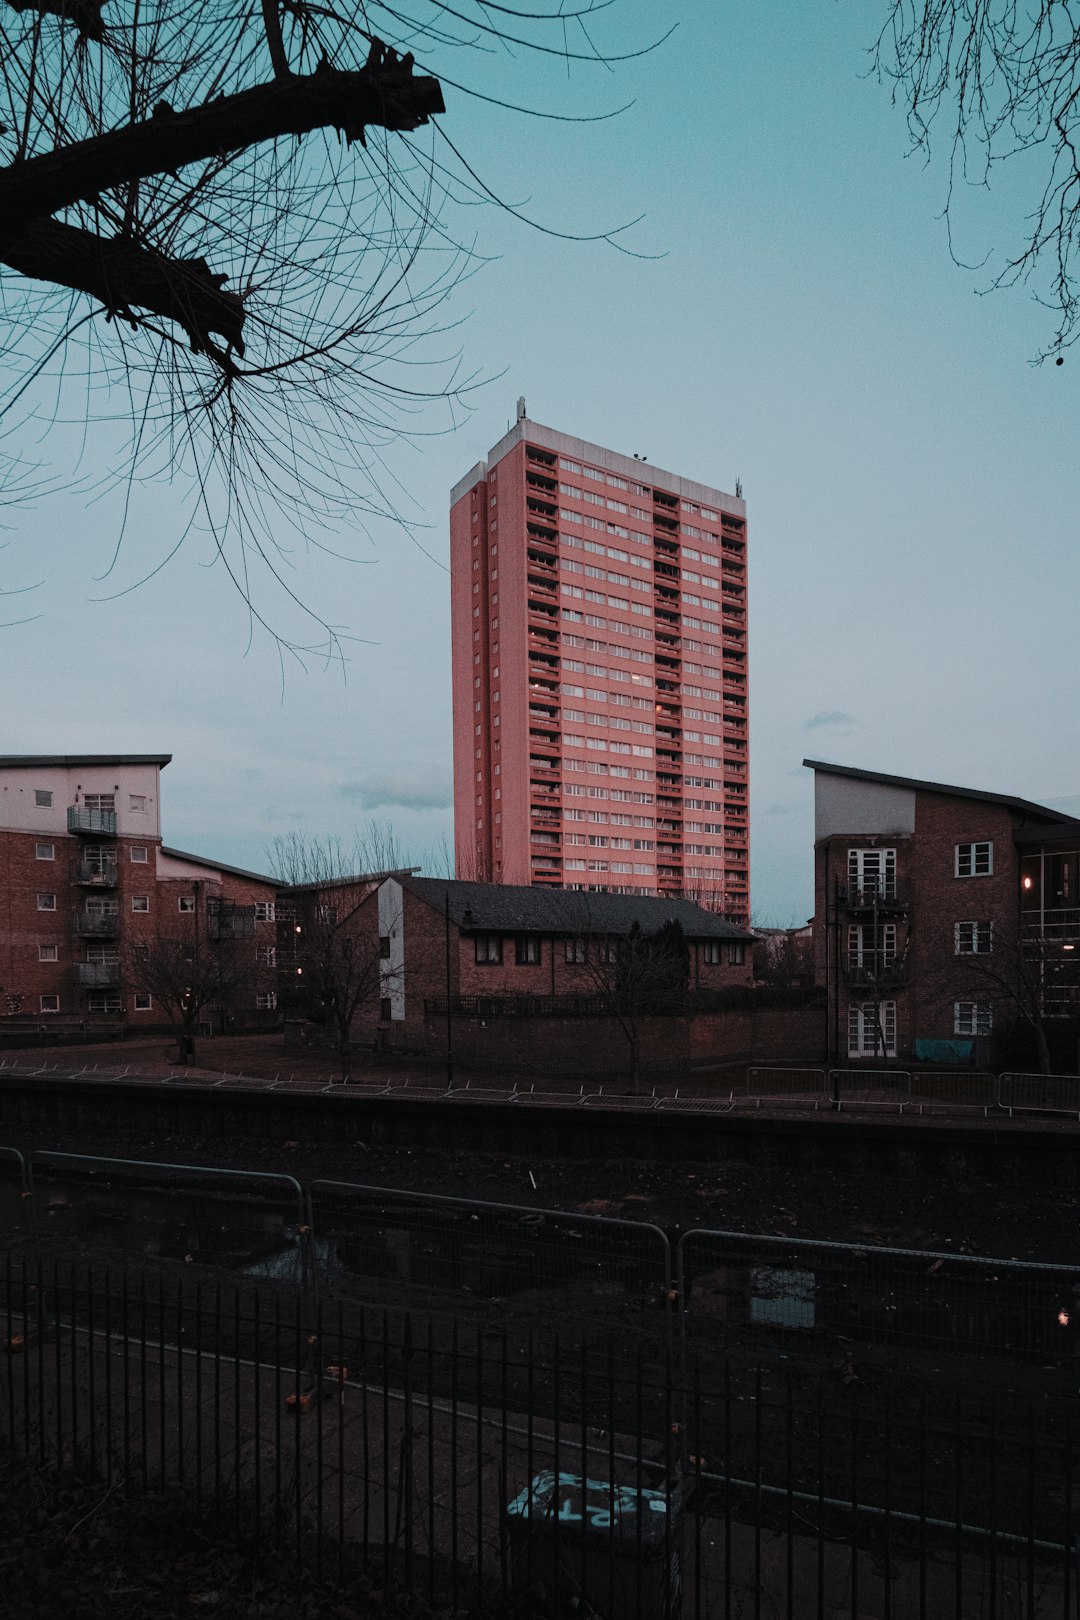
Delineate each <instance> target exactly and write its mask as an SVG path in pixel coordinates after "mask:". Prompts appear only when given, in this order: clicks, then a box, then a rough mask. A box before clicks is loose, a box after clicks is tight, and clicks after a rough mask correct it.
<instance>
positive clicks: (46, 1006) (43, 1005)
mask: <svg viewBox="0 0 1080 1620" xmlns="http://www.w3.org/2000/svg"><path fill="white" fill-rule="evenodd" d="M38 1010H39V1011H40V1012H56V1013H58V1012H59V1011H60V997H59V996H41V997H39V998H38Z"/></svg>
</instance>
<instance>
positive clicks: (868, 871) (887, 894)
mask: <svg viewBox="0 0 1080 1620" xmlns="http://www.w3.org/2000/svg"><path fill="white" fill-rule="evenodd" d="M848 883H849V884H850V886H851V888H852V889H855V890H861V891H862V893H863V894H879V895H881V896H882V897H883V899H886V900H893V899H895V898H896V851H895V849H849V850H848Z"/></svg>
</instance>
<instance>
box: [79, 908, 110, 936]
mask: <svg viewBox="0 0 1080 1620" xmlns="http://www.w3.org/2000/svg"><path fill="white" fill-rule="evenodd" d="M75 932H76V934H77V935H78V937H79V938H80V939H109V938H111V937H112V936H113V935H114V934H118V933H119V932H120V917H119V914H118V913H117V912H115V911H113V912H98V911H77V912H76V913H75Z"/></svg>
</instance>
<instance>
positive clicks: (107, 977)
mask: <svg viewBox="0 0 1080 1620" xmlns="http://www.w3.org/2000/svg"><path fill="white" fill-rule="evenodd" d="M75 983H76V984H79V985H82V986H83V987H84V988H86V989H90V990H103V989H107V988H109V987H115V986H116V985H118V984H119V983H120V964H119V962H76V963H75Z"/></svg>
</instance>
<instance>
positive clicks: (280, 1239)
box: [29, 1152, 308, 1287]
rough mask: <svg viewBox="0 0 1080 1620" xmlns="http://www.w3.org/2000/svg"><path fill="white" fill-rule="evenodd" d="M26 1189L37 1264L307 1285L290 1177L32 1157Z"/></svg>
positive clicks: (297, 1202) (297, 1195)
mask: <svg viewBox="0 0 1080 1620" xmlns="http://www.w3.org/2000/svg"><path fill="white" fill-rule="evenodd" d="M29 1184H30V1193H31V1197H30V1204H31V1209H32V1211H33V1220H34V1229H35V1237H36V1242H37V1247H38V1251H39V1254H40V1256H41V1258H42V1260H44V1261H50V1260H52V1259H54V1258H61V1257H62V1258H64V1259H71V1258H73V1257H74V1256H75V1255H78V1254H80V1253H84V1254H88V1255H95V1256H102V1255H104V1256H105V1257H106V1258H108V1256H109V1255H113V1256H115V1257H117V1258H120V1257H123V1258H124V1259H127V1260H138V1261H139V1263H140V1264H141V1265H144V1266H145V1265H146V1264H147V1263H153V1264H154V1265H162V1264H165V1265H183V1266H191V1267H194V1268H196V1269H197V1268H199V1267H207V1268H212V1270H213V1271H215V1272H218V1273H220V1272H222V1271H224V1272H226V1273H230V1274H232V1275H239V1276H245V1277H250V1278H258V1279H260V1280H262V1281H266V1282H282V1283H287V1284H290V1285H292V1286H294V1287H303V1286H304V1285H305V1283H306V1281H307V1272H308V1255H307V1247H306V1221H305V1205H304V1194H303V1190H302V1188H301V1186H300V1183H299V1182H298V1181H296V1180H295V1179H294V1178H293V1177H292V1176H287V1175H277V1174H267V1173H264V1172H263V1171H258V1170H224V1169H210V1168H207V1167H206V1166H204V1165H180V1164H157V1163H153V1162H151V1161H148V1160H140V1159H109V1158H98V1157H95V1156H92V1155H88V1154H75V1153H50V1152H38V1153H34V1154H32V1155H31V1157H30V1164H29Z"/></svg>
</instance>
